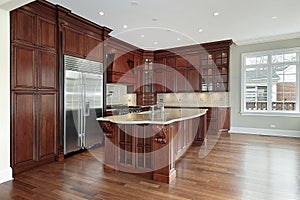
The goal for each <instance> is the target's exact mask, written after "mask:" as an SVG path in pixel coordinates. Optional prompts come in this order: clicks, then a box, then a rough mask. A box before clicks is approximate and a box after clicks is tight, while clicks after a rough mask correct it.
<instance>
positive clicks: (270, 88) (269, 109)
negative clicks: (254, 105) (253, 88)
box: [267, 54, 273, 112]
mask: <svg viewBox="0 0 300 200" xmlns="http://www.w3.org/2000/svg"><path fill="white" fill-rule="evenodd" d="M271 63H272V55H271V54H269V55H268V64H269V65H268V81H267V85H268V87H267V91H268V92H267V111H268V112H270V111H272V89H273V88H272V65H271Z"/></svg>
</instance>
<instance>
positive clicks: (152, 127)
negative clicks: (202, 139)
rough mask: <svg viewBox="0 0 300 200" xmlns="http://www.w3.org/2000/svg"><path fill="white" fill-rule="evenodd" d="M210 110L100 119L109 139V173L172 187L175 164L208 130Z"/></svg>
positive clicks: (128, 115)
mask: <svg viewBox="0 0 300 200" xmlns="http://www.w3.org/2000/svg"><path fill="white" fill-rule="evenodd" d="M206 111H207V110H206V109H171V108H170V109H164V110H156V111H146V112H141V113H131V114H126V115H117V116H109V117H101V118H97V120H98V121H100V124H101V127H102V129H103V131H104V134H105V136H106V138H105V161H104V169H105V170H106V171H123V172H128V173H141V174H144V175H149V176H151V177H152V178H153V180H157V181H161V182H165V183H170V182H171V181H172V180H174V179H175V177H176V170H175V161H176V160H177V159H179V158H180V157H181V156H182V155H183V154H184V153H185V151H186V150H187V149H188V148H189V147H190V145H191V144H192V143H193V141H194V139H195V138H196V136H197V133H198V130H199V129H201V128H202V129H201V130H203V127H201V126H204V127H205V128H204V130H206V124H205V122H206V120H205V117H206Z"/></svg>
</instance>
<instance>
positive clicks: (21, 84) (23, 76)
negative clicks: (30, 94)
mask: <svg viewBox="0 0 300 200" xmlns="http://www.w3.org/2000/svg"><path fill="white" fill-rule="evenodd" d="M12 51H13V56H12V72H11V73H12V75H11V77H12V80H11V82H12V89H33V88H35V87H36V80H35V78H36V67H35V50H34V48H31V47H25V46H17V45H14V46H13V50H12Z"/></svg>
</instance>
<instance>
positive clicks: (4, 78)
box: [0, 0, 32, 183]
mask: <svg viewBox="0 0 300 200" xmlns="http://www.w3.org/2000/svg"><path fill="white" fill-rule="evenodd" d="M30 1H32V0H4V1H2V2H1V3H0V27H1V29H0V91H1V98H0V127H1V131H0V183H3V182H5V181H8V180H11V179H12V169H11V167H10V25H9V23H10V22H9V11H10V10H13V9H15V8H18V7H19V6H22V5H24V4H26V3H28V2H30Z"/></svg>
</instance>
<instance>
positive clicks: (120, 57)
mask: <svg viewBox="0 0 300 200" xmlns="http://www.w3.org/2000/svg"><path fill="white" fill-rule="evenodd" d="M105 54H106V63H107V67H106V72H107V82H108V83H121V84H127V85H128V88H129V89H130V91H131V92H134V91H135V90H139V89H138V88H139V83H138V73H139V71H140V69H139V68H142V66H141V65H142V64H143V63H142V55H143V51H142V50H141V49H139V48H137V47H135V46H133V45H130V44H128V43H126V42H123V41H121V40H118V39H116V38H113V37H110V38H109V39H108V40H106V41H105ZM136 92H137V91H136Z"/></svg>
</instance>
